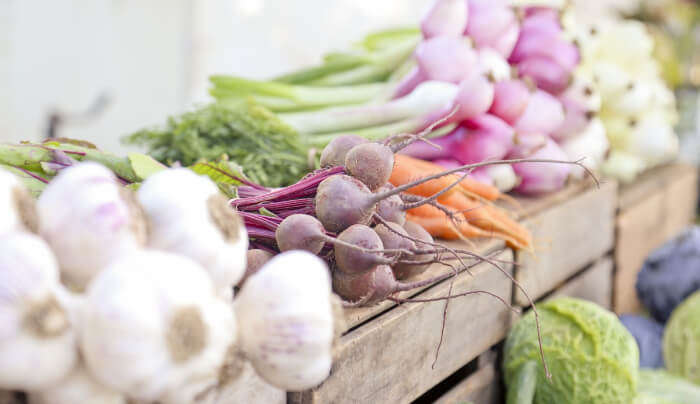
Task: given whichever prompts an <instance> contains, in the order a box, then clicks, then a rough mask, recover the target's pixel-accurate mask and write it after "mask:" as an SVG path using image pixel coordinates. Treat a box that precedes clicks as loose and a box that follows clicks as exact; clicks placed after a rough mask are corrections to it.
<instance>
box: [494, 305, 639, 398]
mask: <svg viewBox="0 0 700 404" xmlns="http://www.w3.org/2000/svg"><path fill="white" fill-rule="evenodd" d="M537 308H538V312H539V316H540V321H541V325H542V326H541V329H542V349H543V351H544V355H545V359H546V360H547V364H548V366H549V370H550V372H551V374H552V379H551V380H547V379H546V376H545V374H544V370H543V367H542V365H541V360H540V356H539V345H538V339H537V327H536V323H535V316H534V313H533V312H532V311H530V312H529V313H528V314H526V315H525V316H523V317H522V318H521V319H520V321H518V323H517V324H516V325H515V326H514V327H513V329H512V330H511V332H510V334H509V335H508V339H507V340H506V344H505V348H504V361H503V369H504V373H505V381H506V385H508V387H509V389H508V403H528V402H534V403H540V404H541V403H552V404H553V403H568V404H587V403H606V404H616V403H619V404H629V403H631V402H632V401H633V399H634V396H635V395H636V390H637V378H638V369H639V351H638V348H637V344H636V342H635V340H634V338H633V337H632V336H631V335H630V334H629V332H627V330H626V329H625V327H624V326H623V325H622V323H621V322H620V321H619V320H618V318H617V316H615V315H614V314H613V313H611V312H609V311H607V310H605V309H603V308H601V307H599V306H597V305H595V304H593V303H590V302H586V301H583V300H579V299H572V298H557V299H553V300H550V301H547V302H545V303H542V304H540V305H538V306H537ZM532 362H535V363H536V364H537V367H536V368H534V369H535V371H536V378H537V380H536V387H535V395H534V400H530V401H527V400H526V399H522V398H521V397H522V396H521V395H520V393H521V392H520V391H518V390H517V388H516V386H515V385H516V384H518V383H519V382H520V381H522V380H527V378H523V375H522V371H523V370H527V369H533V367H532V365H530V364H531V363H532ZM520 385H523V386H528V385H529V383H520Z"/></svg>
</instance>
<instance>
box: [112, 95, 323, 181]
mask: <svg viewBox="0 0 700 404" xmlns="http://www.w3.org/2000/svg"><path fill="white" fill-rule="evenodd" d="M124 141H125V142H126V143H130V144H139V145H142V146H146V148H147V149H148V153H149V154H150V155H151V156H153V157H154V158H155V159H156V160H158V161H161V162H164V163H166V164H171V163H174V162H180V163H181V164H182V165H192V164H195V163H196V162H197V161H199V160H200V159H204V160H207V161H218V160H220V159H222V158H228V159H229V160H231V161H234V162H236V163H237V164H239V165H240V166H241V167H242V168H243V171H244V172H245V174H246V176H247V177H248V178H250V179H251V180H252V181H254V182H257V183H259V184H262V185H266V186H270V187H279V186H284V185H288V184H291V183H293V182H295V181H296V180H298V179H299V178H301V177H302V176H303V175H304V174H305V173H306V172H308V171H309V169H310V167H309V165H308V158H307V152H306V149H305V147H304V145H303V142H302V140H301V138H300V136H299V134H298V133H297V132H296V131H294V130H293V129H292V128H290V127H289V126H287V125H286V124H284V123H283V122H282V121H280V120H279V119H278V118H277V117H276V116H275V115H274V114H273V113H271V112H270V111H268V110H267V109H265V108H263V107H261V106H259V105H255V104H253V103H250V102H240V103H235V104H233V103H232V104H227V105H226V106H223V105H217V104H213V105H207V106H204V107H202V108H199V109H197V110H194V111H190V112H186V113H184V114H182V115H180V116H176V117H171V118H169V119H168V122H167V124H166V125H165V127H164V128H160V129H157V128H156V129H144V130H141V131H139V132H136V133H134V134H132V135H130V136H128V137H126V138H125V139H124Z"/></svg>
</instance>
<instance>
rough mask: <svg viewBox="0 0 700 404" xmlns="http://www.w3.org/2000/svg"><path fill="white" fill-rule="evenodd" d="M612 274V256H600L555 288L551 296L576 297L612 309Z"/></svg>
mask: <svg viewBox="0 0 700 404" xmlns="http://www.w3.org/2000/svg"><path fill="white" fill-rule="evenodd" d="M612 275H613V259H612V256H606V257H603V258H600V259H599V260H598V261H596V262H595V263H594V264H593V265H591V266H590V267H589V268H586V269H585V270H584V271H583V272H581V273H579V274H577V275H575V276H574V277H573V278H571V279H570V280H568V281H567V282H566V283H565V284H564V285H562V286H560V287H559V288H557V289H556V290H555V291H554V292H553V293H552V295H551V296H552V297H556V296H570V297H578V298H580V299H585V300H590V301H592V302H594V303H597V304H599V305H600V306H602V307H605V308H606V309H608V310H610V309H612Z"/></svg>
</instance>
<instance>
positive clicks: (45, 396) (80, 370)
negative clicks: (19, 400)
mask: <svg viewBox="0 0 700 404" xmlns="http://www.w3.org/2000/svg"><path fill="white" fill-rule="evenodd" d="M27 398H28V401H29V404H76V403H90V404H127V402H128V401H127V399H126V397H125V396H124V395H123V394H120V393H117V392H114V391H112V390H110V389H108V388H106V387H105V386H103V385H101V384H100V383H98V382H96V381H95V380H94V379H93V378H92V376H90V374H88V372H87V371H86V370H85V368H84V367H83V366H82V365H79V366H77V367H76V368H75V369H74V370H73V372H71V373H70V374H69V375H68V377H67V378H65V379H63V380H61V381H60V382H59V383H58V384H56V385H54V386H52V387H49V388H47V389H44V390H41V391H33V392H29V394H28V397H27Z"/></svg>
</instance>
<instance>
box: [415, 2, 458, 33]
mask: <svg viewBox="0 0 700 404" xmlns="http://www.w3.org/2000/svg"><path fill="white" fill-rule="evenodd" d="M467 17H468V8H467V3H466V1H465V0H435V2H433V4H432V6H431V7H430V9H429V10H428V12H427V13H426V14H425V15H424V16H423V20H422V21H421V24H420V28H421V32H423V37H424V38H432V37H436V36H441V35H445V36H454V37H460V36H461V35H462V33H463V32H464V29H465V28H466V27H467Z"/></svg>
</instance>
